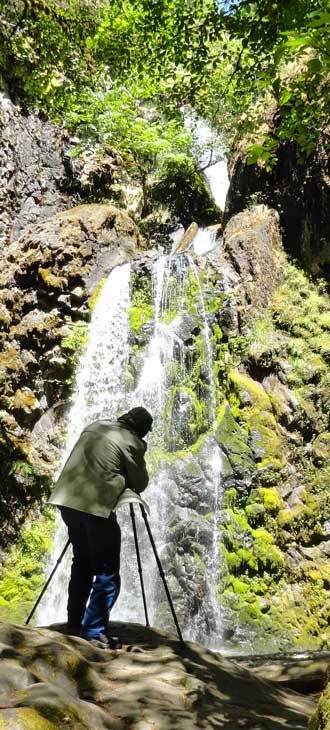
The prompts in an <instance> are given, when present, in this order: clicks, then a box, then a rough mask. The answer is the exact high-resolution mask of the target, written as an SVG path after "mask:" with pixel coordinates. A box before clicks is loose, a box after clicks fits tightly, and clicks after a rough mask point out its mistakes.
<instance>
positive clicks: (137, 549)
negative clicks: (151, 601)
mask: <svg viewBox="0 0 330 730" xmlns="http://www.w3.org/2000/svg"><path fill="white" fill-rule="evenodd" d="M129 508H130V512H131V518H132V525H133V533H134V542H135V550H136V559H137V564H138V570H139V576H140V583H141V591H142V599H143V608H144V614H145V617H146V626H150V623H149V617H148V609H147V601H146V594H145V592H144V583H143V574H142V563H141V558H140V550H139V543H138V536H137V531H136V524H135V514H134V507H133V504H132V502H130V505H129Z"/></svg>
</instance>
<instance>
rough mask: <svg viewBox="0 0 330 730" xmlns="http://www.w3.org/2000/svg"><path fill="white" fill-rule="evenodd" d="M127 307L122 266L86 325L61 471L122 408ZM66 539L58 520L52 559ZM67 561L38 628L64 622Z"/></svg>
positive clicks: (126, 277)
mask: <svg viewBox="0 0 330 730" xmlns="http://www.w3.org/2000/svg"><path fill="white" fill-rule="evenodd" d="M129 304H130V265H129V264H124V265H123V266H118V267H117V268H116V269H114V270H113V271H112V272H111V273H110V275H109V277H108V279H107V281H106V283H105V285H104V287H103V290H102V292H101V295H100V298H99V301H98V303H97V306H96V308H95V310H94V313H93V316H92V319H91V322H90V326H89V337H88V342H87V346H86V349H85V352H84V354H83V357H82V359H81V362H80V365H79V368H78V372H77V378H76V387H75V392H74V394H73V406H72V408H71V410H70V412H69V414H68V419H67V433H68V438H67V442H66V448H65V452H64V455H63V459H62V465H61V468H62V467H63V465H64V463H65V461H66V460H67V458H68V456H69V454H70V452H71V450H72V448H73V446H74V444H75V442H76V440H77V438H78V437H79V435H80V433H81V431H82V430H83V428H84V426H86V425H87V424H88V423H91V422H92V421H95V420H97V419H98V418H110V419H111V418H113V417H115V416H116V415H117V413H118V410H119V408H120V407H122V406H123V382H124V375H125V369H126V365H127V358H128V334H129V328H128V314H129ZM66 540H67V531H66V528H65V527H64V525H63V523H62V520H61V518H60V517H58V526H57V529H56V533H55V540H54V549H53V553H54V555H57V554H58V553H59V552H60V550H61V548H62V547H63V545H64V543H65V542H66ZM70 562H71V550H69V551H68V553H67V555H66V559H65V560H63V562H62V564H61V566H60V567H59V568H58V570H57V573H56V577H55V578H54V579H53V581H52V583H51V584H50V588H49V589H48V591H47V594H46V600H45V602H44V603H42V604H41V605H40V607H39V610H38V612H37V615H36V621H37V622H38V623H42V624H48V623H51V622H55V621H57V622H58V621H66V602H67V581H68V574H69V566H70Z"/></svg>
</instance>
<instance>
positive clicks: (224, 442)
mask: <svg viewBox="0 0 330 730" xmlns="http://www.w3.org/2000/svg"><path fill="white" fill-rule="evenodd" d="M215 438H216V440H217V442H218V444H219V446H220V447H221V449H222V450H223V452H224V454H225V455H226V457H227V459H228V462H229V465H230V469H231V471H232V472H233V473H234V474H235V475H237V476H240V477H248V476H251V474H252V473H253V472H254V471H255V466H254V463H253V459H252V454H251V451H250V448H249V446H248V444H247V435H246V433H245V431H244V430H243V429H242V428H241V427H240V426H239V424H238V423H237V421H236V420H235V418H234V416H233V414H232V411H231V408H230V406H229V403H228V402H227V401H224V402H223V403H222V404H221V406H220V409H219V411H218V417H217V428H216V431H215Z"/></svg>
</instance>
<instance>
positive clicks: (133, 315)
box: [129, 304, 153, 334]
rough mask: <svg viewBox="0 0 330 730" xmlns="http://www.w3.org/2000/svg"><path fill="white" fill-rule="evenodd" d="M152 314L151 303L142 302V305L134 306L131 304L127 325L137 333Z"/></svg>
mask: <svg viewBox="0 0 330 730" xmlns="http://www.w3.org/2000/svg"><path fill="white" fill-rule="evenodd" d="M152 315H153V307H152V306H151V305H147V304H144V305H143V307H136V306H134V305H133V304H132V305H131V307H130V311H129V327H130V329H131V330H132V332H134V334H137V333H138V332H140V330H141V329H142V327H143V325H144V324H146V322H148V320H149V319H151V317H152Z"/></svg>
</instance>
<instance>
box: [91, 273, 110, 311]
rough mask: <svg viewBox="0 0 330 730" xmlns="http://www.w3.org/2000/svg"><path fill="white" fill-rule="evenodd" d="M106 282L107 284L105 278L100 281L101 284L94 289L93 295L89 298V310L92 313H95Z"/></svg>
mask: <svg viewBox="0 0 330 730" xmlns="http://www.w3.org/2000/svg"><path fill="white" fill-rule="evenodd" d="M105 282H106V278H104V277H103V278H102V279H100V281H99V283H98V284H97V286H96V287H95V289H93V291H92V293H91V296H90V298H89V308H90V310H91V312H94V309H95V307H96V305H97V302H98V300H99V298H100V296H101V293H102V290H103V287H104V284H105Z"/></svg>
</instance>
